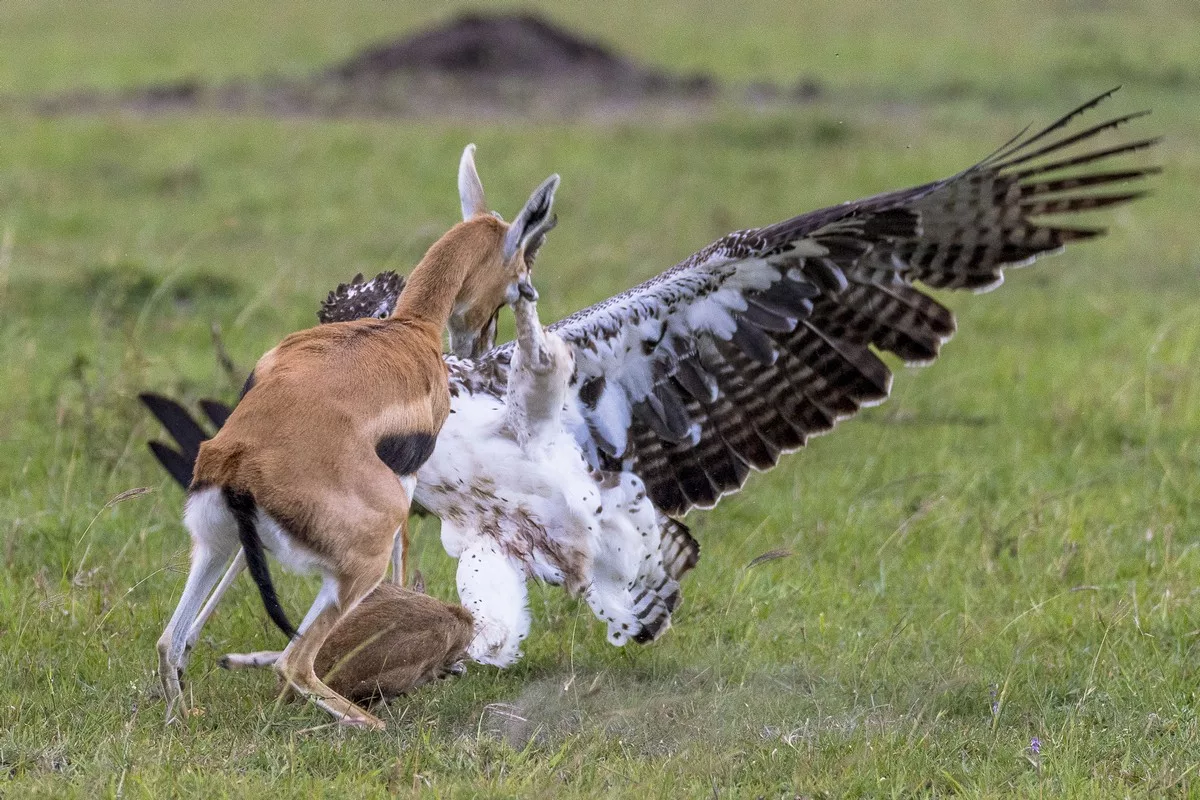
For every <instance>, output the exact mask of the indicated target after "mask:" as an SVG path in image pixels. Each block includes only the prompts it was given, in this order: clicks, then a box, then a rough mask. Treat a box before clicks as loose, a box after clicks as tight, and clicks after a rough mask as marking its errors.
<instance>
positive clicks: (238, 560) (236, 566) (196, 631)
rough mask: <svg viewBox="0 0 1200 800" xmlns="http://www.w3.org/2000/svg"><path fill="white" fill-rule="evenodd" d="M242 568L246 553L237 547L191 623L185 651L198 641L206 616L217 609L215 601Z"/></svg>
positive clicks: (188, 651) (244, 564)
mask: <svg viewBox="0 0 1200 800" xmlns="http://www.w3.org/2000/svg"><path fill="white" fill-rule="evenodd" d="M244 569H246V553H245V552H244V551H242V550H241V549H240V548H239V549H238V551H237V555H236V556H234V557H233V562H232V563H231V564H230V565H229V568H228V569H226V570H225V575H224V576H222V578H221V582H220V583H218V584H217V588H216V589H213V593H212V594H211V595H209V597H208V602H206V603H205V604H204V608H203V609H201V610H200V616H198V617H196V621H195V622H193V623H192V627H191V629H190V630H188V635H187V645H186V647H185V650H184V652H185V653H190V652H191V651H192V648H193V647H195V646H196V642H198V641H200V631H202V630H203V629H204V625H205V623H207V622H208V618H209V617H211V616H212V615H213V612H214V611H216V610H217V603H219V602H221V598H222V597H224V596H225V593H226V592H227V591H229V587H230V586H231V585H232V584H233V582H234V581H235V580H237V576H238V575H241V574H242V571H243V570H244Z"/></svg>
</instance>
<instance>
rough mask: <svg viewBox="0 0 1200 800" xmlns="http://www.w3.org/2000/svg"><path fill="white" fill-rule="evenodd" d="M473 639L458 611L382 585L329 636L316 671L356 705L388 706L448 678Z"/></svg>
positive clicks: (465, 615) (462, 612)
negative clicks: (385, 702)
mask: <svg viewBox="0 0 1200 800" xmlns="http://www.w3.org/2000/svg"><path fill="white" fill-rule="evenodd" d="M471 635H472V627H471V615H470V613H469V612H468V611H467V610H466V609H465V608H463V607H462V606H460V605H453V604H450V603H443V602H442V601H441V600H438V599H437V598H434V597H430V596H429V595H426V594H422V593H420V592H417V591H413V590H411V589H405V588H403V587H401V586H397V585H395V584H392V583H381V584H379V586H377V587H376V588H375V591H373V592H371V594H370V595H368V596H367V597H366V599H364V600H363V601H362V602H361V603H360V604H359V605H358V607H357V608H356V609H354V611H352V612H351V613H350V614H349V615H348V616H347V617H346V618H345V619H343V620H342V621H341V622H339V623H338V625H337V627H336V628H334V629H333V632H332V633H330V634H329V638H328V639H326V640H325V644H324V645H322V647H321V650H320V652H319V653H318V654H317V659H316V663H315V669H316V672H317V675H319V676H320V677H321V679H322V680H323V681H324V682H325V684H326V685H327V686H329V688H331V689H333V690H334V691H335V692H337V693H338V694H340V695H342V696H343V697H347V698H349V699H351V700H353V701H354V702H357V703H367V702H372V701H374V700H386V699H389V698H392V697H399V696H400V695H404V694H408V693H409V692H411V691H412V690H414V689H416V688H417V687H419V686H421V685H422V684H425V683H428V682H429V681H432V680H436V679H438V678H443V677H445V676H446V675H447V674H449V673H450V672H451V670H452V669H453V668H454V666H455V665H456V664H457V663H458V662H460V661H461V660H463V659H464V658H466V657H467V645H468V644H470V642H471ZM331 670H332V672H331Z"/></svg>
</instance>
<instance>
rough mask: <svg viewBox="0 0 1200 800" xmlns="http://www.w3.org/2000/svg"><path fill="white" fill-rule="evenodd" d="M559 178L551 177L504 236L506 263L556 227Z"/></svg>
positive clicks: (535, 192) (537, 191) (533, 195)
mask: <svg viewBox="0 0 1200 800" xmlns="http://www.w3.org/2000/svg"><path fill="white" fill-rule="evenodd" d="M558 181H559V177H558V176H557V175H551V176H550V177H549V178H546V180H545V181H544V182H543V183H542V185H541V186H539V187H538V188H537V189H535V190H534V192H533V194H532V195H530V196H529V202H527V203H526V204H525V207H524V208H522V209H521V213H520V214H517V218H516V219H514V220H513V223H512V225H510V226H509V228H508V233H507V234H505V236H504V261H505V262H508V261H511V260H512V258H513V256H515V255H516V254H517V253H518V252H519V251H520V250H521V248H522V247H524V246H525V245H527V244H529V243H530V242H532V241H534V240H535V239H536V238H537V237H539V236H541V235H542V234H544V233H545V232H546V231H547V230H549V229H550V228H552V227H554V215H553V214H552V213H551V210H552V208H553V206H554V192H555V191H556V190H557V189H558Z"/></svg>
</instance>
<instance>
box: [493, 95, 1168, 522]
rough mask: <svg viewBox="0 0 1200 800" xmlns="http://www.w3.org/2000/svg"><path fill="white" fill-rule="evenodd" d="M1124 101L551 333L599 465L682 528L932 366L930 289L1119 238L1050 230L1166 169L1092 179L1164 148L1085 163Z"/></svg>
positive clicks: (985, 280)
mask: <svg viewBox="0 0 1200 800" xmlns="http://www.w3.org/2000/svg"><path fill="white" fill-rule="evenodd" d="M1110 94H1112V92H1109V93H1106V94H1105V95H1101V96H1100V97H1097V98H1095V99H1094V100H1091V101H1089V102H1088V103H1085V104H1084V105H1082V106H1080V107H1079V108H1077V109H1075V110H1074V111H1072V112H1071V113H1070V114H1067V115H1066V116H1064V117H1063V118H1062V119H1060V120H1058V121H1057V122H1055V123H1054V124H1052V125H1050V126H1049V127H1047V128H1045V129H1044V130H1042V131H1039V132H1037V133H1034V134H1031V135H1020V136H1018V137H1016V138H1015V139H1013V140H1012V141H1010V142H1009V144H1007V145H1006V146H1005V147H1003V148H1001V149H1000V150H999V151H997V152H996V153H995V154H993V155H992V156H990V157H989V158H987V159H985V160H984V161H982V162H980V163H979V164H976V165H975V166H973V167H971V168H970V169H967V170H965V171H963V172H961V173H959V174H957V175H955V176H953V177H950V178H947V179H945V180H941V181H936V182H934V183H929V184H926V185H924V186H919V187H915V188H912V189H905V190H901V191H895V192H888V193H886V194H881V195H878V196H875V197H871V198H868V199H865V200H858V201H855V202H850V203H844V204H842V205H840V206H834V207H832V208H826V209H822V210H820V211H814V212H811V213H808V214H802V215H801V216H798V217H794V218H792V219H789V220H786V221H784V222H780V223H777V224H775V225H770V226H768V227H765V228H759V229H755V230H746V231H740V232H737V233H732V234H730V235H728V236H726V237H724V238H722V239H720V240H718V241H717V242H715V243H713V244H711V245H709V246H708V247H706V248H705V249H703V250H701V251H700V252H698V253H696V254H695V255H693V256H692V257H691V258H688V259H687V260H685V261H684V262H682V263H681V264H679V265H678V266H676V267H674V268H672V269H670V270H668V271H666V272H664V273H662V274H661V275H659V276H658V277H656V278H653V279H652V280H650V281H647V282H646V283H643V284H642V285H640V286H637V287H635V288H633V289H631V290H629V291H627V292H625V293H623V294H620V295H617V296H616V297H613V298H610V299H609V300H606V301H604V302H602V303H600V304H598V305H595V306H592V307H591V308H588V309H585V310H583V311H581V312H579V313H577V314H574V315H572V316H570V317H568V318H566V319H564V320H562V321H561V322H559V323H557V324H556V325H554V326H552V330H554V331H555V332H556V333H558V335H560V336H561V337H563V339H565V340H566V341H567V342H568V343H569V344H570V345H571V346H572V347H573V349H574V351H575V357H576V368H577V371H576V375H575V378H574V381H575V386H576V389H577V393H578V406H579V408H578V411H579V418H580V419H581V420H582V421H581V422H580V423H579V424H578V430H577V431H576V436H577V438H578V439H579V441H580V443H581V445H582V446H583V447H584V449H585V451H586V453H587V454H588V457H589V459H590V460H591V462H592V464H593V465H594V466H596V467H599V468H609V469H612V468H616V467H617V466H618V465H621V466H623V467H624V468H627V469H632V470H633V471H634V472H636V473H637V474H638V475H639V476H640V477H641V478H642V479H643V480H644V481H645V483H646V485H647V488H648V491H649V492H650V496H651V498H652V499H653V500H654V502H655V504H656V505H657V506H658V507H659V508H660V509H662V510H663V511H665V512H667V513H669V514H673V515H679V514H683V513H685V512H686V511H688V510H689V509H690V508H693V507H697V506H698V507H701V508H706V507H711V506H712V505H714V504H715V503H716V502H717V500H718V499H720V497H721V496H722V495H723V494H726V493H729V492H732V491H736V490H737V489H739V488H740V487H741V486H742V485H743V483H744V482H745V480H746V477H747V475H748V474H749V472H750V471H751V469H757V470H764V469H768V468H770V467H772V466H774V465H775V463H776V462H777V461H778V459H779V456H780V454H781V453H785V452H788V451H791V450H795V449H797V448H799V447H802V446H803V445H804V443H805V441H806V440H807V439H808V437H809V436H810V435H812V434H816V433H821V432H824V431H828V430H829V429H831V428H832V427H833V426H834V425H835V424H836V423H837V422H838V421H839V420H841V419H844V418H846V417H848V416H850V415H852V414H854V413H856V412H857V411H858V410H859V409H860V408H861V407H863V406H866V405H872V404H875V403H879V402H881V401H882V400H883V399H884V398H886V397H887V395H888V392H889V389H890V387H891V379H892V375H891V372H890V370H889V369H888V367H887V366H886V365H885V364H884V362H883V361H881V360H880V358H879V357H878V355H877V354H876V351H887V352H890V353H894V354H895V355H897V356H899V357H900V358H901V359H903V360H904V361H906V362H909V363H914V362H915V363H924V362H929V361H931V360H933V359H934V358H936V357H937V355H938V351H939V348H940V347H941V345H942V343H943V342H945V341H946V340H947V339H948V338H949V337H950V336H951V335H952V334H953V333H954V330H955V322H954V316H953V314H951V312H950V311H949V310H948V309H946V308H945V307H943V306H942V305H941V304H939V303H938V302H937V301H935V300H934V299H932V298H931V297H929V296H928V295H926V294H924V293H923V292H922V291H920V290H919V289H917V288H915V287H914V285H913V284H914V283H915V282H918V281H919V282H921V283H924V284H925V285H927V286H931V287H935V288H945V289H972V290H975V291H985V290H988V289H991V288H994V287H996V286H998V285H999V284H1000V283H1001V282H1002V281H1003V277H1004V269H1005V268H1006V267H1016V266H1022V265H1024V264H1028V263H1030V262H1032V261H1033V260H1034V259H1035V258H1036V257H1038V256H1040V255H1042V254H1044V253H1049V252H1054V251H1057V250H1059V249H1061V248H1062V247H1063V246H1064V245H1066V244H1069V243H1071V242H1075V241H1082V240H1085V239H1090V238H1092V237H1095V236H1098V235H1100V234H1102V233H1103V232H1104V229H1103V228H1095V227H1084V226H1080V225H1061V224H1050V223H1046V222H1041V221H1035V220H1036V219H1037V218H1039V217H1042V216H1043V215H1047V214H1071V213H1075V212H1081V211H1090V210H1094V209H1100V208H1105V207H1108V206H1113V205H1118V204H1120V203H1125V202H1128V201H1130V200H1133V199H1134V198H1136V197H1138V196H1139V195H1140V193H1139V192H1136V191H1120V192H1115V191H1111V190H1110V187H1112V186H1114V185H1116V184H1125V183H1129V182H1133V181H1136V180H1138V179H1141V178H1144V177H1146V176H1147V175H1150V174H1153V173H1155V172H1156V171H1157V170H1156V169H1154V168H1146V167H1142V168H1128V169H1119V170H1118V169H1111V168H1107V167H1106V168H1104V169H1103V170H1102V171H1094V170H1081V168H1085V167H1095V166H1098V165H1101V164H1104V163H1106V162H1107V161H1108V160H1109V159H1111V158H1114V157H1117V156H1120V155H1124V154H1127V153H1132V152H1134V151H1137V150H1141V149H1144V148H1146V147H1149V146H1150V145H1152V144H1154V143H1155V142H1156V141H1157V140H1156V139H1140V140H1136V141H1129V142H1124V143H1121V144H1117V145H1115V146H1109V147H1105V148H1103V149H1099V148H1098V149H1085V150H1083V151H1082V152H1077V151H1075V150H1073V149H1069V148H1072V146H1073V145H1077V144H1080V143H1088V144H1091V142H1092V141H1093V139H1094V137H1096V136H1098V135H1100V134H1102V133H1104V132H1107V131H1110V130H1112V129H1114V128H1117V127H1118V126H1120V125H1121V124H1122V123H1125V122H1127V121H1129V120H1132V119H1134V118H1135V117H1138V116H1141V114H1130V115H1127V116H1123V117H1118V118H1116V119H1112V120H1109V121H1107V122H1104V123H1101V124H1098V125H1095V126H1092V127H1089V128H1086V129H1084V130H1081V131H1079V132H1076V133H1067V132H1065V131H1064V129H1065V128H1067V127H1068V126H1069V125H1070V124H1071V123H1072V122H1074V121H1075V120H1076V118H1077V117H1078V116H1079V115H1080V114H1082V113H1083V112H1085V111H1087V110H1089V109H1091V108H1092V107H1094V106H1096V105H1097V104H1099V103H1100V102H1101V101H1102V100H1104V99H1105V98H1106V97H1108V96H1109V95H1110ZM1097 190H1099V191H1097ZM507 357H508V353H507V350H505V349H498V350H496V351H493V355H492V359H493V360H495V361H497V362H504V361H505V360H506V359H507Z"/></svg>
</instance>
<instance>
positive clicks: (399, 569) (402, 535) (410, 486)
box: [391, 475, 417, 586]
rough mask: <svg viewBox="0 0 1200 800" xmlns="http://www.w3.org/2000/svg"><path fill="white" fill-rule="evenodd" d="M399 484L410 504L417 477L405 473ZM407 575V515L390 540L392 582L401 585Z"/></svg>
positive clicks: (406, 500)
mask: <svg viewBox="0 0 1200 800" xmlns="http://www.w3.org/2000/svg"><path fill="white" fill-rule="evenodd" d="M399 480H400V486H401V488H403V489H404V498H405V502H406V503H409V504H410V505H411V504H412V497H413V492H414V491H415V490H416V488H417V478H416V476H415V475H406V476H404V477H403V478H400V479H399ZM407 575H408V515H407V514H406V515H405V516H404V520H403V521H402V522H401V523H400V527H399V528H397V529H396V533H395V536H394V538H393V540H392V581H391V582H392V583H394V584H396V585H397V586H403V585H404V583H405V579H406V576H407Z"/></svg>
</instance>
